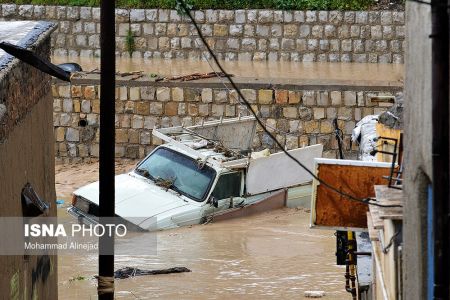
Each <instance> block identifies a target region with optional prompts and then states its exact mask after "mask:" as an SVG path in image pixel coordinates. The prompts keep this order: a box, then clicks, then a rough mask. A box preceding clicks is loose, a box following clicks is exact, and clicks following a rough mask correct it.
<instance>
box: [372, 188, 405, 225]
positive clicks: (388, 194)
mask: <svg viewBox="0 0 450 300" xmlns="http://www.w3.org/2000/svg"><path fill="white" fill-rule="evenodd" d="M375 197H376V198H377V202H378V203H380V204H383V205H403V191H402V190H398V189H392V188H389V187H388V186H386V185H376V186H375ZM378 213H379V214H378V216H379V218H380V219H391V220H402V219H403V207H379V208H378Z"/></svg>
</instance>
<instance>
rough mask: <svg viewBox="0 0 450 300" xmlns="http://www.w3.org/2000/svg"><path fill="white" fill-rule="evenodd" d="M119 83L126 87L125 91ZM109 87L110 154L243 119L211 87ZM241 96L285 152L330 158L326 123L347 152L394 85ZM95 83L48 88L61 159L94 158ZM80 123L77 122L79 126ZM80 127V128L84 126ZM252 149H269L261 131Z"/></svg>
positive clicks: (251, 87) (127, 153)
mask: <svg viewBox="0 0 450 300" xmlns="http://www.w3.org/2000/svg"><path fill="white" fill-rule="evenodd" d="M124 84H125V85H124ZM119 85H121V86H119V87H117V89H116V99H115V107H116V156H117V157H123V158H125V157H126V158H142V157H144V156H145V155H146V154H148V153H149V152H150V151H151V150H152V149H154V146H155V145H158V144H160V142H161V141H160V140H158V139H157V138H155V137H153V136H152V134H151V132H152V129H153V128H154V127H155V126H158V127H169V126H177V125H181V124H184V125H186V126H187V125H191V124H194V123H195V124H199V123H201V122H202V120H209V119H217V118H220V117H224V118H226V117H236V116H238V115H239V113H240V114H241V115H247V114H248V112H247V110H246V109H245V108H244V107H243V106H242V105H240V104H239V102H238V100H237V97H236V92H234V91H228V90H226V89H224V88H223V87H222V86H220V85H217V84H214V83H155V82H151V81H146V80H145V79H143V80H141V81H128V82H120V83H119ZM241 88H242V92H243V93H244V95H245V97H246V98H247V99H248V100H249V101H250V102H251V103H252V105H253V107H254V108H255V109H256V110H257V111H258V112H259V114H260V115H261V117H262V119H263V120H264V122H265V123H266V124H267V125H268V126H269V129H270V130H271V131H273V132H275V134H276V136H277V138H278V139H279V140H281V141H282V142H283V143H286V146H287V148H289V149H292V148H295V147H298V146H302V145H309V144H315V143H322V144H324V145H325V150H326V155H327V156H334V155H335V150H336V149H337V145H336V143H335V141H334V138H333V126H332V120H333V119H334V118H335V117H336V116H337V117H338V118H339V125H340V127H341V128H342V129H343V131H344V133H345V139H344V141H345V147H346V150H347V151H348V150H350V135H351V131H352V129H353V128H354V126H355V123H356V122H357V121H359V120H360V119H361V118H362V117H364V116H366V115H369V114H373V113H380V112H382V111H384V110H386V108H387V107H388V106H390V104H386V103H375V102H372V101H371V97H372V96H375V95H393V94H394V93H395V92H397V91H400V90H401V86H385V87H382V86H378V87H367V86H354V87H348V86H337V85H335V84H332V85H322V86H318V85H315V86H303V85H289V86H288V87H286V86H277V85H274V86H270V85H268V84H266V85H265V84H263V83H258V84H241ZM98 93H99V85H98V80H91V81H90V82H88V83H86V82H83V83H77V82H75V83H74V84H73V85H72V86H70V85H67V84H65V83H60V82H59V83H56V84H54V86H53V96H54V128H55V139H56V144H55V151H56V156H57V157H58V159H60V160H63V161H64V160H72V161H73V160H76V161H78V160H90V159H96V158H97V157H98V152H99V149H98V147H99V144H98V142H99V129H98V127H99V112H100V100H99V95H98ZM80 121H81V122H80ZM84 125H86V126H84ZM254 147H255V149H262V148H270V149H273V147H274V145H273V142H272V141H271V140H270V139H269V138H268V136H266V135H265V134H264V133H263V132H262V131H261V130H260V129H258V131H257V136H256V138H255V140H254Z"/></svg>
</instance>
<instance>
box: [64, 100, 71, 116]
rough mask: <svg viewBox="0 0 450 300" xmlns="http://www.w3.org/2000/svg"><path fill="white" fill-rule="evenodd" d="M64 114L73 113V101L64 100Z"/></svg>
mask: <svg viewBox="0 0 450 300" xmlns="http://www.w3.org/2000/svg"><path fill="white" fill-rule="evenodd" d="M62 111H63V112H68V113H70V112H72V111H73V102H72V99H64V100H63V106H62Z"/></svg>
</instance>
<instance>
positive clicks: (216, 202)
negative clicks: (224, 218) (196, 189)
mask: <svg viewBox="0 0 450 300" xmlns="http://www.w3.org/2000/svg"><path fill="white" fill-rule="evenodd" d="M209 203H211V205H212V206H214V207H215V208H218V207H219V200H218V199H216V197H214V196H211V197H210V198H209Z"/></svg>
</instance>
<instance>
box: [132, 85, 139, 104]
mask: <svg viewBox="0 0 450 300" xmlns="http://www.w3.org/2000/svg"><path fill="white" fill-rule="evenodd" d="M129 89H130V100H132V101H137V100H140V99H141V91H140V88H139V87H137V86H133V87H129Z"/></svg>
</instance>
